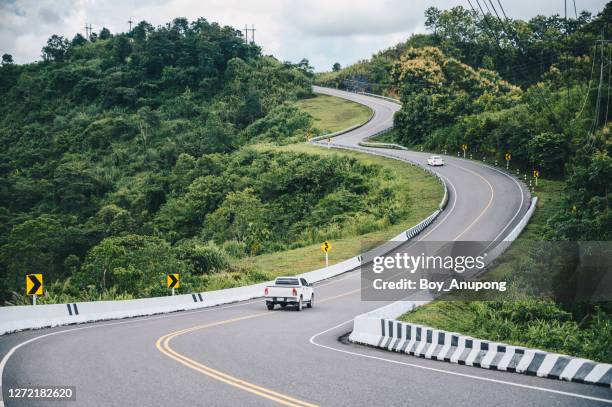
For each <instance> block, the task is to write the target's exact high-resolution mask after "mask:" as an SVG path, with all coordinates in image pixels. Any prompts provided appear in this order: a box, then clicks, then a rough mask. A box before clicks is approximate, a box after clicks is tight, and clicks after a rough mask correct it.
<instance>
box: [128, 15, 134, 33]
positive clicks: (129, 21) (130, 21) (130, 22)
mask: <svg viewBox="0 0 612 407" xmlns="http://www.w3.org/2000/svg"><path fill="white" fill-rule="evenodd" d="M132 23H133V21H132V17H130V19H129V20H128V24H129V25H130V31H129V32H132Z"/></svg>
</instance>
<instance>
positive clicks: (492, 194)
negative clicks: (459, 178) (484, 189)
mask: <svg viewBox="0 0 612 407" xmlns="http://www.w3.org/2000/svg"><path fill="white" fill-rule="evenodd" d="M450 165H451V166H453V167H457V168H461V169H462V170H464V171H467V172H469V173H472V174H474V175H476V176H477V177H479V178H480V179H482V180H483V181H484V182H485V183H486V184H487V185H488V186H489V189H490V190H491V197H490V198H489V202H488V203H487V205H486V206H485V207H484V209H483V210H482V211H481V212H480V214H478V216H477V217H476V219H474V220H473V221H472V223H470V224H469V225H468V226H467V227H466V228H465V229H463V232H461V233H459V234H458V235H457V236H456V237H455V238H454V239H453V240H457V239H459V238H460V237H461V236H463V234H464V233H465V232H467V231H468V230H470V228H471V227H472V226H474V224H475V223H476V222H478V220H479V219H480V218H481V217H482V216H483V215H484V214H485V212H486V211H487V210H489V207H490V206H491V204H492V203H493V198H495V189H494V188H493V185H491V183H490V182H489V181H488V180H487V179H486V178H485V177H483V176H482V175H480V174H478V173H477V172H475V171H472V170H470V169H468V168H465V167H463V166H461V165H456V164H450Z"/></svg>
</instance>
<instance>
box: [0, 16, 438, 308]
mask: <svg viewBox="0 0 612 407" xmlns="http://www.w3.org/2000/svg"><path fill="white" fill-rule="evenodd" d="M202 50H205V51H202ZM43 56H44V60H43V61H41V62H37V63H32V64H28V65H15V64H13V63H12V62H11V59H10V58H9V57H8V56H5V58H3V63H2V66H1V67H0V89H1V90H2V94H3V95H4V102H3V104H2V105H1V106H0V145H1V146H2V149H1V151H0V156H1V159H0V162H1V163H2V165H1V166H0V172H1V174H2V175H1V177H0V179H1V180H2V181H0V219H1V220H2V221H1V222H0V225H1V226H0V301H1V302H2V303H4V304H26V303H28V302H29V301H30V299H29V298H28V297H26V296H25V295H24V287H23V285H24V280H25V275H26V274H31V273H42V274H44V279H45V289H46V292H45V295H44V296H42V297H41V298H39V302H40V303H59V302H74V301H87V300H101V299H105V300H109V299H128V298H139V297H150V296H159V295H167V294H168V292H169V291H168V290H167V289H166V287H165V275H166V274H167V273H179V274H180V276H181V289H180V290H181V292H195V291H206V290H211V289H217V288H224V287H233V286H238V285H244V284H249V283H253V282H260V281H264V280H267V279H271V278H273V277H274V276H275V275H276V274H279V273H283V274H295V273H298V272H302V271H307V270H310V269H313V268H316V267H317V266H319V265H321V261H320V260H321V253H320V249H318V246H319V245H320V244H321V242H322V241H323V240H325V239H330V240H333V241H334V251H333V252H332V254H331V260H332V262H334V261H339V260H341V259H343V258H347V257H350V256H353V255H355V254H357V253H358V252H359V251H360V248H359V242H360V240H359V239H358V237H357V236H360V235H361V236H363V235H365V236H367V237H368V238H369V237H371V238H373V239H382V238H385V237H388V236H391V235H393V234H394V233H396V231H398V232H397V233H399V230H400V229H402V228H405V227H408V226H411V225H412V223H416V222H417V221H418V220H420V219H421V218H422V217H424V216H425V215H424V214H425V213H426V214H428V213H429V212H431V211H433V209H434V208H435V207H436V205H437V202H438V201H439V199H440V197H439V195H440V194H441V188H440V186H439V185H438V184H437V183H436V181H435V179H434V178H433V177H430V176H426V175H425V174H424V173H422V172H420V171H418V170H415V169H413V168H409V167H408V166H405V165H404V164H401V165H400V164H399V163H397V162H391V161H390V160H384V159H382V158H376V159H371V158H369V157H365V156H363V155H358V154H343V153H342V154H338V153H331V152H328V151H319V150H318V149H316V148H314V147H308V146H298V145H295V144H293V143H296V142H303V141H304V140H305V138H306V136H307V135H310V136H312V135H317V134H321V133H322V132H327V131H333V130H336V129H338V128H339V127H344V126H346V127H348V126H351V125H354V124H359V123H362V122H364V121H365V120H367V118H368V117H369V115H370V112H369V110H368V109H367V108H365V107H363V106H361V105H358V104H355V103H350V102H344V101H341V100H339V99H335V98H331V97H312V94H311V83H312V68H311V67H310V66H309V65H308V62H307V61H306V60H303V61H301V62H300V63H298V64H291V63H281V62H279V61H277V60H276V59H274V58H272V57H269V56H262V55H261V52H260V49H259V48H258V47H256V46H254V45H252V44H251V45H247V44H245V43H244V40H243V38H241V34H240V32H239V31H237V30H234V29H232V28H230V27H221V26H219V25H217V24H215V23H209V22H207V21H206V20H204V19H199V20H196V21H193V22H188V21H187V20H185V19H176V20H174V21H173V22H171V23H169V24H167V25H165V26H161V27H157V28H154V27H152V26H151V25H149V24H148V23H146V22H141V23H140V24H138V25H137V26H136V27H135V28H134V29H133V30H132V32H131V33H129V34H125V33H120V34H116V35H113V34H111V33H110V32H109V31H108V30H103V31H101V32H100V33H99V35H92V37H91V38H88V39H85V38H83V37H82V36H80V35H78V34H77V35H76V36H75V37H74V39H73V40H72V41H68V40H66V39H64V38H62V37H58V36H53V37H51V38H50V39H49V41H48V44H47V45H46V46H45V47H44V48H43ZM280 146H284V147H280ZM400 167H401V168H400ZM404 167H408V168H404ZM423 185H426V186H428V187H429V189H427V188H425V189H426V191H425V192H423V193H421V192H420V189H421V187H422V186H423ZM336 240H337V244H336ZM315 249H317V250H315ZM301 256H304V257H305V258H304V259H301V260H300V261H299V262H296V263H298V264H294V267H291V268H290V267H288V265H290V264H291V263H290V261H294V260H296V259H297V258H299V257H301ZM283 262H284V263H283ZM283 264H285V266H283Z"/></svg>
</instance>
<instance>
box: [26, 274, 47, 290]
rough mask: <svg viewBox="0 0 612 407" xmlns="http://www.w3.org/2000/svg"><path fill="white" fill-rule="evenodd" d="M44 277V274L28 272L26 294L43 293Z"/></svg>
mask: <svg viewBox="0 0 612 407" xmlns="http://www.w3.org/2000/svg"><path fill="white" fill-rule="evenodd" d="M42 293H43V279H42V274H28V275H27V276H26V294H27V295H42Z"/></svg>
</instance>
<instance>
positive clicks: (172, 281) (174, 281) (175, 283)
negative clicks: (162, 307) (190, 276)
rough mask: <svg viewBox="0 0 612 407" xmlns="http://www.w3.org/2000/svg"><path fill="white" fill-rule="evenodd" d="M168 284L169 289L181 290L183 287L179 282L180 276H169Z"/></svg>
mask: <svg viewBox="0 0 612 407" xmlns="http://www.w3.org/2000/svg"><path fill="white" fill-rule="evenodd" d="M166 283H167V284H168V288H179V287H180V285H181V283H180V281H179V275H178V274H168V278H167V279H166Z"/></svg>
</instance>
